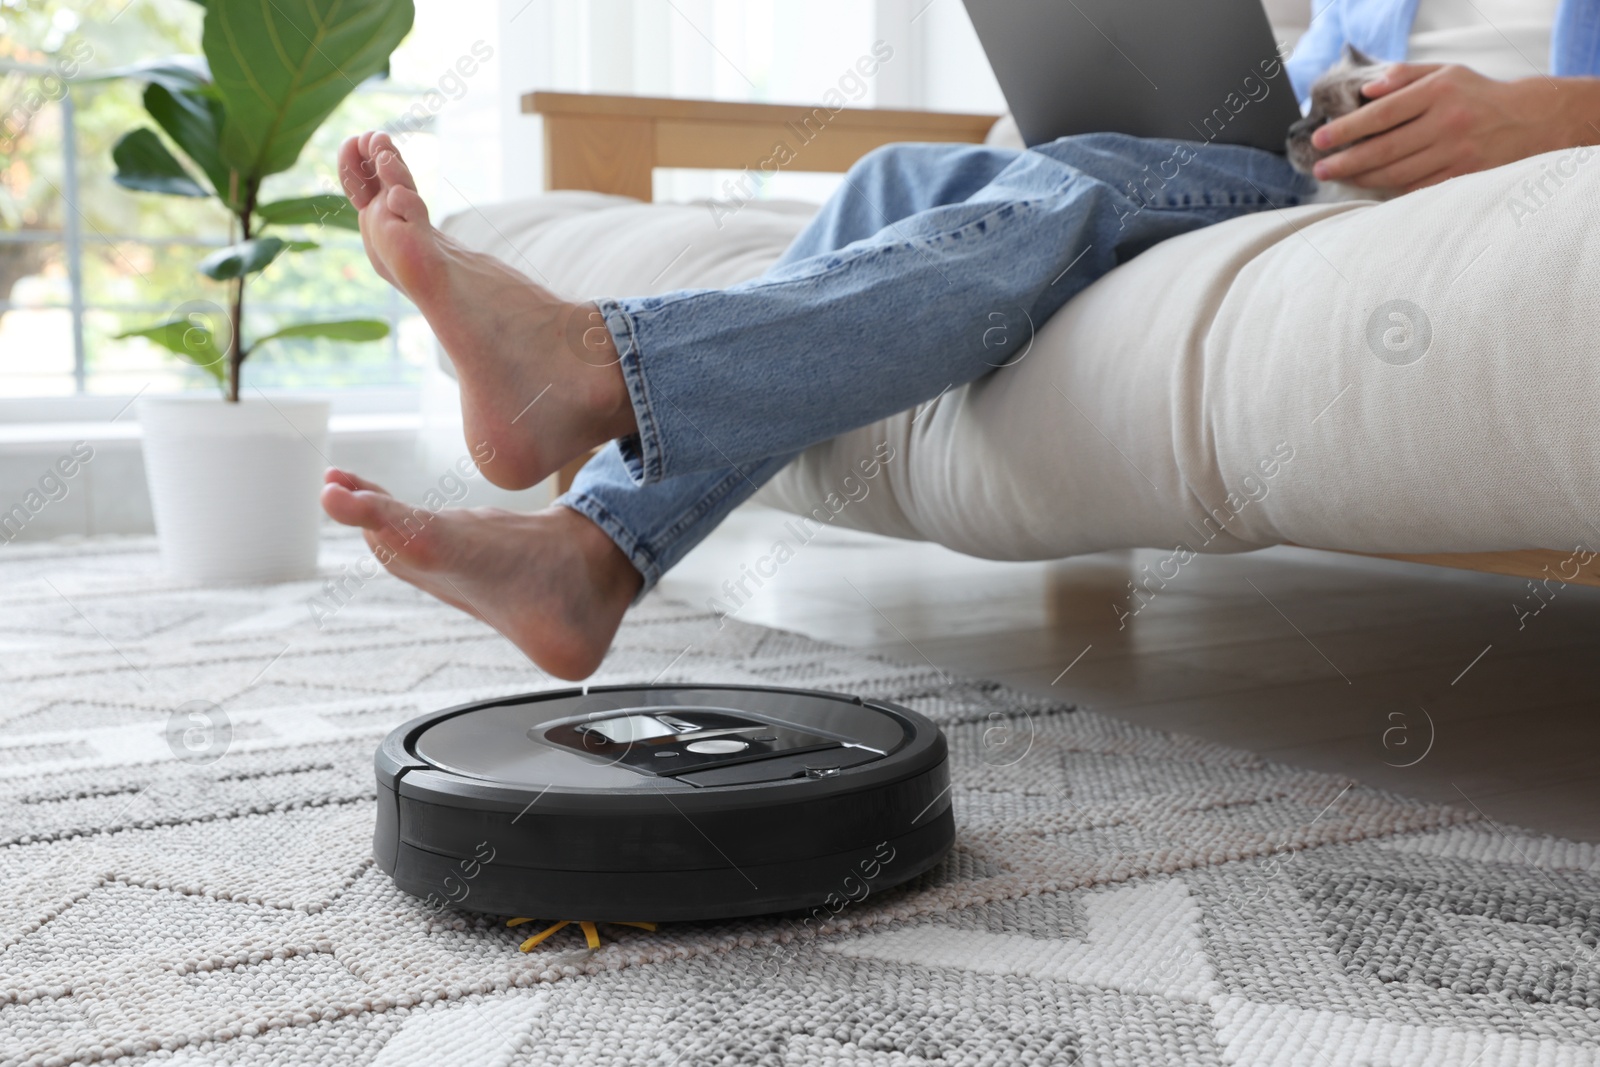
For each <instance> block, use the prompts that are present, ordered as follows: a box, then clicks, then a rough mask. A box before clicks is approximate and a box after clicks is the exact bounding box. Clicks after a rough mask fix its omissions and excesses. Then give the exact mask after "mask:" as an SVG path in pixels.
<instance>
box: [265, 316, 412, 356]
mask: <svg viewBox="0 0 1600 1067" xmlns="http://www.w3.org/2000/svg"><path fill="white" fill-rule="evenodd" d="M388 336H389V324H388V323H387V322H383V321H382V320H380V319H344V320H342V321H340V322H302V323H300V324H299V325H298V326H286V327H284V328H283V329H281V330H279V331H278V332H277V333H270V334H268V335H267V336H265V337H263V338H261V340H259V341H257V342H256V343H255V344H254V345H253V346H252V347H251V351H252V352H253V351H255V350H256V349H257V348H260V347H261V346H262V345H264V344H266V343H267V342H268V341H275V340H278V339H280V338H285V337H326V338H327V339H329V340H330V341H380V340H382V339H383V338H385V337H388Z"/></svg>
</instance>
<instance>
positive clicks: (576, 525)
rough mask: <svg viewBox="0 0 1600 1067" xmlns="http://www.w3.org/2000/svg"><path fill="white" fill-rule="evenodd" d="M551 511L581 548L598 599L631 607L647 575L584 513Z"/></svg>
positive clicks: (565, 533) (561, 507) (566, 533)
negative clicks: (642, 573) (641, 572)
mask: <svg viewBox="0 0 1600 1067" xmlns="http://www.w3.org/2000/svg"><path fill="white" fill-rule="evenodd" d="M549 512H550V514H551V517H552V518H554V519H555V520H556V521H557V522H558V523H559V524H560V525H561V527H562V532H563V534H564V536H565V537H567V538H569V539H570V540H571V542H572V543H573V544H574V545H575V546H576V547H577V550H578V554H579V556H580V557H582V559H583V560H584V562H585V564H586V565H587V567H588V571H589V578H590V583H591V585H592V587H593V589H594V591H595V593H596V595H597V598H598V599H599V600H601V601H602V602H605V603H621V604H622V605H623V606H626V605H628V604H631V603H632V602H633V598H634V597H636V596H638V595H639V589H640V588H641V587H642V586H643V585H644V576H643V575H641V574H640V573H639V571H638V569H637V568H635V567H634V565H633V562H632V561H631V560H629V559H628V557H627V555H626V554H624V553H623V551H622V549H620V548H618V547H617V544H616V542H615V541H613V540H611V538H610V536H609V535H607V533H606V532H605V531H604V530H602V529H601V528H600V527H599V526H598V525H596V524H595V522H594V520H592V519H590V518H589V517H588V516H587V515H585V514H583V513H582V512H580V511H574V510H573V509H572V508H569V507H563V506H560V505H554V506H552V507H551V508H550V509H549Z"/></svg>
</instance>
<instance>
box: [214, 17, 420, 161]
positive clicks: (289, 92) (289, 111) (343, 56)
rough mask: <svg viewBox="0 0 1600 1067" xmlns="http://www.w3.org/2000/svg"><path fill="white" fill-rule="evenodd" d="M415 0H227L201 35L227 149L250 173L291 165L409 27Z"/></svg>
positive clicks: (225, 153)
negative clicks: (222, 112) (221, 113)
mask: <svg viewBox="0 0 1600 1067" xmlns="http://www.w3.org/2000/svg"><path fill="white" fill-rule="evenodd" d="M412 18H413V10H412V3H411V0H230V2H228V3H218V4H208V5H207V6H206V19H205V30H204V32H203V33H202V34H201V38H200V43H201V47H202V48H203V49H204V51H205V54H206V58H207V59H208V60H210V65H211V75H212V78H213V79H214V81H215V83H216V87H217V93H218V95H219V96H220V97H221V98H222V103H223V106H224V107H225V108H226V109H227V113H228V121H227V123H226V124H225V125H224V126H223V129H222V158H223V160H224V162H226V163H227V164H228V165H229V166H231V167H233V168H234V169H235V170H238V171H239V172H240V173H241V174H244V175H248V176H249V177H251V178H261V177H265V176H266V175H269V174H277V173H279V172H281V171H285V170H288V169H289V168H290V167H292V166H294V163H295V160H296V159H298V158H299V156H300V152H301V150H302V149H303V148H305V146H306V142H307V141H309V140H310V139H311V135H312V134H314V133H315V132H316V130H317V127H319V126H321V125H322V123H323V121H324V120H325V119H327V117H328V116H329V115H331V114H332V113H333V110H334V109H335V108H336V107H338V106H339V104H340V102H342V101H343V100H344V98H345V97H346V96H348V95H350V93H351V92H352V91H354V89H355V87H356V86H357V85H359V84H360V83H361V82H363V81H365V80H366V79H367V78H369V77H371V76H372V75H374V74H376V73H378V72H379V71H381V70H383V69H384V66H385V64H386V63H387V62H388V59H389V53H391V52H393V51H394V49H395V46H396V45H398V44H399V43H400V41H401V39H402V38H403V37H405V35H406V34H407V33H408V32H409V31H410V30H411V21H412Z"/></svg>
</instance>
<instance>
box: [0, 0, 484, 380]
mask: <svg viewBox="0 0 1600 1067" xmlns="http://www.w3.org/2000/svg"><path fill="white" fill-rule="evenodd" d="M201 13H202V12H201V8H200V6H199V5H198V4H196V3H194V2H192V0H75V2H72V3H66V2H62V0H0V397H28V396H70V395H73V394H81V393H96V394H111V395H124V396H127V395H132V394H134V393H138V392H140V391H142V390H143V391H149V392H152V393H160V392H175V391H182V390H191V389H193V390H214V389H215V388H216V386H215V384H214V382H213V380H212V379H211V378H210V376H209V375H207V374H206V373H205V372H203V371H201V370H199V369H198V368H195V367H190V366H186V365H185V364H184V363H182V362H181V361H180V360H178V359H176V358H174V357H172V356H171V355H170V354H168V353H167V352H166V351H165V350H163V349H160V348H158V347H156V346H155V345H153V344H150V343H149V342H147V341H144V340H142V339H137V338H134V339H129V340H124V341H118V340H115V339H114V337H115V335H116V334H118V333H120V332H122V331H123V330H126V329H130V328H134V327H138V326H144V325H148V324H150V323H154V322H160V321H163V319H164V318H166V317H171V315H172V313H173V312H174V311H178V310H179V309H181V308H182V306H183V305H184V304H185V303H188V302H190V301H211V302H215V303H218V304H221V303H225V301H226V288H225V286H224V285H223V284H222V283H218V282H213V281H211V280H210V279H207V278H204V277H202V276H201V275H199V274H198V273H196V271H195V269H194V265H195V263H196V262H198V261H199V260H200V259H201V258H202V257H203V256H204V255H205V254H206V253H207V251H208V250H209V249H211V248H214V247H218V246H221V245H225V244H227V243H229V242H228V218H227V215H226V213H225V212H224V211H223V210H222V209H221V208H220V206H219V205H217V204H216V203H215V202H214V201H201V200H184V199H177V198H172V197H162V196H151V195H145V194H139V193H134V192H131V191H129V190H126V189H123V188H121V187H119V186H117V185H115V184H114V183H113V182H112V181H111V174H112V171H113V166H112V163H111V148H112V145H113V144H114V143H115V142H116V140H117V138H118V137H120V136H121V135H122V134H123V133H125V132H127V131H128V130H130V129H133V128H135V127H137V126H153V124H152V123H151V122H150V121H149V119H148V117H147V116H146V115H145V113H144V109H143V107H142V105H141V103H140V93H141V92H142V89H143V86H142V85H141V84H138V83H135V82H126V81H95V80H93V78H94V76H95V75H96V74H97V73H99V72H101V71H105V70H109V69H114V68H116V67H119V66H122V65H124V64H128V63H132V62H136V61H139V60H144V59H149V58H154V57H158V56H163V55H169V54H173V53H179V52H183V53H191V54H193V53H198V51H199V34H200V18H201ZM419 29H421V27H420V26H419ZM418 36H419V34H418V33H417V32H416V31H413V34H412V36H411V37H410V38H408V40H407V41H406V42H405V44H402V46H401V49H402V52H397V53H396V57H395V61H394V65H393V70H394V76H393V77H392V78H391V79H389V80H374V81H369V82H367V83H366V84H364V85H362V86H361V87H360V88H359V89H358V90H357V91H356V92H355V93H353V94H352V95H351V96H350V98H349V99H348V100H347V101H346V102H345V103H344V104H343V105H342V106H341V108H340V110H339V111H338V112H336V113H335V115H334V116H333V117H332V118H331V119H330V120H329V121H328V122H327V123H326V124H325V125H324V126H323V127H322V129H321V130H320V131H319V132H318V134H317V136H316V138H315V139H313V140H312V142H311V144H310V145H309V146H308V147H307V149H306V151H305V153H304V154H303V155H302V156H301V159H300V162H299V163H298V164H297V165H296V166H295V167H294V169H293V170H291V171H289V172H287V173H284V174H280V175H275V176H274V177H272V178H269V179H268V181H267V184H266V187H265V191H264V194H263V198H264V199H282V198H287V197H294V196H302V195H310V194H313V193H318V192H327V191H331V190H333V189H336V188H337V187H336V186H335V185H333V184H332V183H333V181H334V176H335V170H334V165H333V160H334V154H335V151H336V149H337V147H338V144H339V142H340V141H341V140H342V139H343V138H344V137H345V136H347V135H348V134H349V133H352V132H355V131H358V130H362V129H368V128H387V129H390V130H393V131H397V133H398V136H397V138H396V139H397V140H399V141H400V142H401V144H402V147H403V149H404V150H405V151H406V154H407V157H408V159H409V160H410V161H411V163H412V166H413V168H414V169H417V170H418V172H419V175H418V176H419V179H420V180H422V181H423V183H424V188H426V187H427V179H428V176H429V174H430V172H432V171H435V170H436V169H437V157H438V153H437V146H436V144H435V143H434V141H435V138H434V137H433V135H432V132H431V131H432V127H433V118H434V116H435V114H436V113H437V111H438V109H439V107H440V106H441V104H442V102H444V101H445V98H443V97H441V95H440V94H439V93H438V92H437V91H436V87H435V86H434V85H431V84H428V83H427V82H426V81H423V78H424V77H426V75H421V76H419V77H418V83H419V84H418V85H416V86H408V85H406V84H403V79H404V77H405V70H404V68H405V66H406V64H405V63H404V56H403V55H402V53H403V52H404V50H405V49H407V48H408V47H411V46H412V45H413V44H414V42H416V41H417V40H418ZM478 52H479V56H480V58H482V56H483V54H484V53H485V52H487V53H488V54H489V55H491V56H492V54H493V49H492V47H491V48H479V49H478ZM430 64H431V60H425V61H422V62H421V63H418V62H415V61H413V62H412V63H411V64H410V66H412V67H413V68H416V69H417V72H418V73H419V74H420V73H421V72H422V71H425V70H429V69H432V68H431V65H430ZM486 77H492V75H490V76H486ZM463 91H465V90H464V89H463ZM306 236H309V237H314V238H315V239H316V240H318V241H320V242H321V243H322V244H323V250H322V251H321V252H319V253H318V254H317V255H313V256H283V257H281V258H280V259H279V260H278V261H277V262H276V263H274V264H273V266H272V267H271V268H269V270H268V271H267V272H266V273H265V274H264V275H262V276H261V277H260V278H259V279H257V280H254V281H253V282H252V284H251V314H252V324H253V332H255V333H257V334H261V333H265V332H269V331H271V330H273V329H276V328H278V327H279V326H280V325H289V324H291V323H293V322H295V321H302V320H305V319H310V318H327V317H335V318H357V317H372V318H382V319H387V320H388V321H389V322H390V324H391V326H392V327H393V332H392V334H391V336H390V338H389V339H388V340H387V341H384V342H379V343H376V344H365V345H349V344H339V343H336V342H330V341H321V340H304V341H293V342H286V343H282V344H279V345H276V346H273V347H271V348H270V349H269V350H263V352H262V353H261V354H259V355H257V356H255V357H254V358H252V359H251V360H250V361H249V363H248V364H247V366H246V376H247V381H248V382H249V384H250V385H251V386H256V387H260V388H263V389H292V388H310V389H343V388H360V387H385V386H405V385H413V384H415V383H416V382H418V381H419V380H420V376H421V367H422V365H423V360H424V359H427V358H431V352H432V335H431V334H430V333H429V332H428V331H427V328H426V324H425V323H423V322H422V320H421V318H420V316H419V315H417V313H416V311H415V309H414V308H413V307H412V306H411V305H410V303H409V302H407V301H406V300H405V299H404V298H403V297H401V296H400V295H399V294H398V293H396V292H395V290H394V289H392V288H391V287H390V286H388V285H387V284H385V283H384V282H383V281H382V280H381V279H380V278H378V277H377V275H376V274H374V273H373V271H372V270H371V268H370V267H369V266H368V264H367V261H366V257H365V255H364V254H363V252H362V248H361V240H360V237H359V236H358V235H356V234H353V233H348V232H344V231H338V230H333V229H329V228H322V229H320V230H319V231H318V232H316V233H314V234H307V235H306Z"/></svg>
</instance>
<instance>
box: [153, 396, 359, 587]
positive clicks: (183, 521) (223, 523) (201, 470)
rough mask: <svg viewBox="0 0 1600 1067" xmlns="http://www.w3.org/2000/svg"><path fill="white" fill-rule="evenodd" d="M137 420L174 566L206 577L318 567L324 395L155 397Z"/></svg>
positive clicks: (305, 573)
mask: <svg viewBox="0 0 1600 1067" xmlns="http://www.w3.org/2000/svg"><path fill="white" fill-rule="evenodd" d="M139 423H140V425H141V426H142V427H143V430H144V467H145V478H146V480H147V481H148V482H149V485H150V504H151V508H152V510H153V511H154V513H155V520H156V533H157V534H158V535H159V537H160V540H161V559H162V562H163V563H164V564H165V566H166V569H167V571H168V573H170V574H171V575H173V576H174V577H177V578H183V579H188V580H192V581H198V582H208V583H241V582H281V581H292V580H294V579H299V578H310V577H312V576H314V575H315V574H316V571H317V527H318V524H319V522H320V520H321V516H322V510H321V508H320V507H319V506H318V503H317V500H318V496H319V494H320V493H321V487H322V472H323V470H324V469H325V468H326V467H327V466H328V460H327V459H326V458H325V457H326V456H327V455H328V402H327V401H326V400H303V399H279V398H276V397H274V398H272V399H271V400H268V399H266V398H265V397H254V398H246V399H244V400H241V401H240V402H239V403H237V404H229V403H226V402H224V401H223V400H222V399H220V398H214V397H187V396H176V397H148V398H144V399H141V400H140V401H139Z"/></svg>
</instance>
